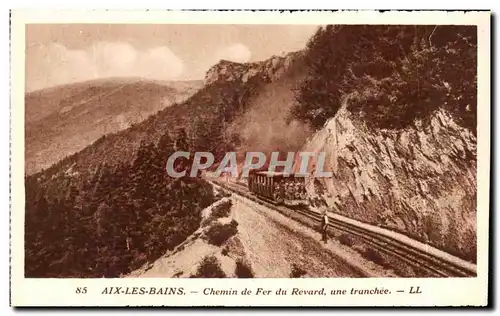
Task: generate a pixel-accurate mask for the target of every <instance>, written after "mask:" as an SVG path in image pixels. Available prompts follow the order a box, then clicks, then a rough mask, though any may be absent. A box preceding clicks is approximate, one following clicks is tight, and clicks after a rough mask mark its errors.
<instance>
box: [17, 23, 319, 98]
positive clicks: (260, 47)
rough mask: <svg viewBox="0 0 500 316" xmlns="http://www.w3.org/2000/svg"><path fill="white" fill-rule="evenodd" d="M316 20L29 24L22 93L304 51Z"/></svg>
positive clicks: (178, 74) (189, 72) (157, 76)
mask: <svg viewBox="0 0 500 316" xmlns="http://www.w3.org/2000/svg"><path fill="white" fill-rule="evenodd" d="M316 29H317V26H315V25H196V24H185V25H180V24H175V25H173V24H170V25H169V24H31V25H27V26H26V91H27V92H29V91H34V90H38V89H43V88H47V87H52V86H56V85H60V84H67V83H73V82H79V81H85V80H91V79H100V78H107V77H142V78H146V79H153V80H197V79H203V78H204V76H205V72H206V71H207V70H208V69H209V68H210V67H211V66H212V65H214V64H215V63H217V62H218V61H219V60H221V59H226V60H231V61H235V62H252V61H259V60H265V59H267V58H269V57H271V56H273V55H278V56H279V55H282V54H286V53H288V52H292V51H297V50H300V49H303V48H304V47H305V45H306V43H307V41H308V39H309V38H310V37H311V36H312V34H313V33H314V32H315V31H316Z"/></svg>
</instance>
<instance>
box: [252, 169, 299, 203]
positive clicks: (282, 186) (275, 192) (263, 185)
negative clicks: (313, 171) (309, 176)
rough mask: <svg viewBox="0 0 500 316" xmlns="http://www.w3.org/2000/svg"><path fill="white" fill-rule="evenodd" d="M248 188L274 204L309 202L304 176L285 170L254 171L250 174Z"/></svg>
mask: <svg viewBox="0 0 500 316" xmlns="http://www.w3.org/2000/svg"><path fill="white" fill-rule="evenodd" d="M248 189H249V190H250V192H252V193H253V194H255V195H257V196H259V197H260V198H263V199H265V200H269V201H270V202H273V203H274V204H278V205H279V204H287V205H302V204H307V193H306V189H305V183H304V178H296V177H294V176H293V175H288V176H286V174H285V173H283V172H272V171H253V172H250V173H249V175H248Z"/></svg>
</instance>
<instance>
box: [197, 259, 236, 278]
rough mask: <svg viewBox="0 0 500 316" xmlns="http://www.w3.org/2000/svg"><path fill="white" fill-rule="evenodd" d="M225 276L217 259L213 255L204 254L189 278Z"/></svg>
mask: <svg viewBox="0 0 500 316" xmlns="http://www.w3.org/2000/svg"><path fill="white" fill-rule="evenodd" d="M225 277H227V276H226V274H225V273H224V271H223V270H222V268H221V267H220V263H219V260H217V258H216V257H214V256H205V257H204V258H203V260H202V261H201V263H200V265H199V266H198V269H197V270H196V273H195V274H193V275H191V276H190V278H225Z"/></svg>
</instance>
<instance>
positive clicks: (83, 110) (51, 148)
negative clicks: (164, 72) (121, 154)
mask: <svg viewBox="0 0 500 316" xmlns="http://www.w3.org/2000/svg"><path fill="white" fill-rule="evenodd" d="M202 85H203V83H202V82H200V81H184V82H183V81H179V82H175V81H173V82H156V81H147V80H141V79H137V78H113V79H100V80H93V81H87V82H81V83H74V84H68V85H63V86H57V87H52V88H47V89H43V90H38V91H34V92H30V93H27V94H26V96H25V109H26V113H25V121H26V122H25V137H26V138H25V139H26V153H25V155H26V173H27V174H31V173H33V172H36V171H39V170H40V169H42V168H47V167H49V166H50V165H52V164H53V163H54V162H56V161H59V160H61V159H62V158H64V157H65V156H67V155H69V154H73V153H75V152H77V151H79V150H81V149H83V148H84V147H85V146H87V145H90V144H91V143H92V142H93V141H95V140H97V139H98V138H99V137H101V136H102V135H105V134H108V133H113V132H116V131H120V130H123V129H126V128H127V127H129V126H131V125H132V124H134V123H138V122H140V121H142V120H144V119H145V118H147V117H148V116H149V115H151V114H153V113H156V112H158V111H159V110H162V109H164V108H165V107H167V106H170V105H172V104H174V103H176V102H182V101H184V100H185V99H186V98H188V97H189V96H191V95H192V94H193V93H194V92H195V91H196V90H198V89H199V88H200V87H201V86H202Z"/></svg>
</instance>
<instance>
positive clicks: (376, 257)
mask: <svg viewBox="0 0 500 316" xmlns="http://www.w3.org/2000/svg"><path fill="white" fill-rule="evenodd" d="M361 255H362V256H363V257H365V258H366V259H368V260H370V261H372V262H375V263H376V264H378V265H381V266H385V265H386V262H385V260H384V258H382V256H381V255H380V254H379V253H378V252H377V251H376V250H374V249H373V248H366V249H365V250H364V251H363V252H362V253H361Z"/></svg>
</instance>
